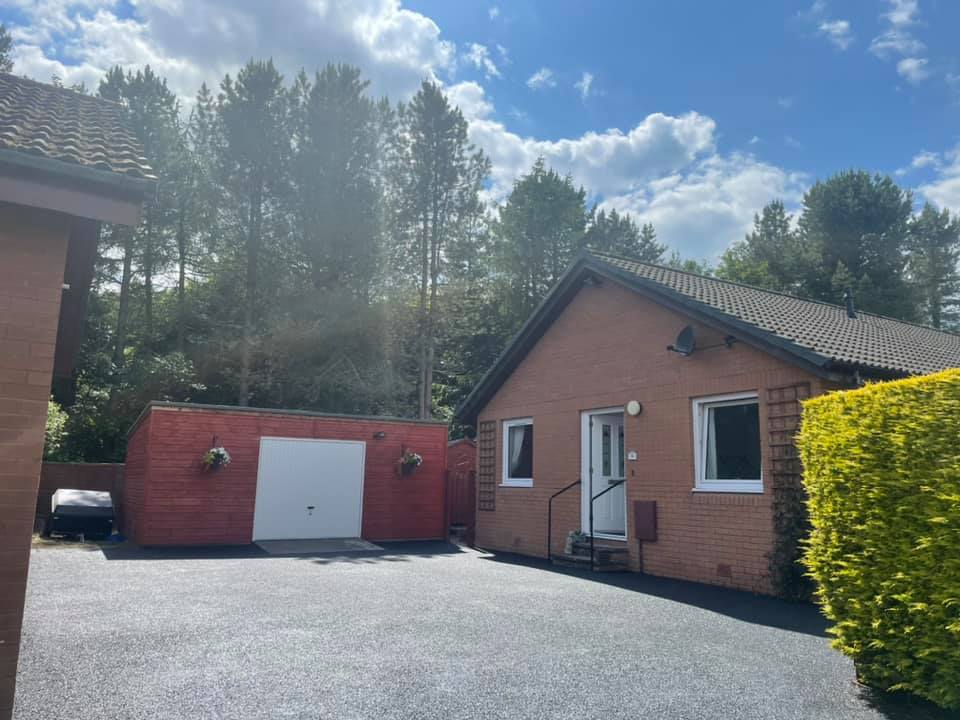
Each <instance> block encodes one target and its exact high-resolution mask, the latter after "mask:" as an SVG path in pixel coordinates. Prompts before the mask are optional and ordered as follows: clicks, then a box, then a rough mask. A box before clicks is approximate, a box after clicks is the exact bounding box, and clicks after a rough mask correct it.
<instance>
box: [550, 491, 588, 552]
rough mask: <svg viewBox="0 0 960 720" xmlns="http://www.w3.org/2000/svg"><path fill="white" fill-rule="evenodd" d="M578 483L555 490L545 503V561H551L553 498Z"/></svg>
mask: <svg viewBox="0 0 960 720" xmlns="http://www.w3.org/2000/svg"><path fill="white" fill-rule="evenodd" d="M580 483H581V481H580V480H574V481H573V482H572V483H570V484H569V485H567V486H566V487H565V488H562V489H560V490H557V491H556V492H555V493H554V494H553V495H551V496H550V500H549V501H548V502H547V560H551V559H553V551H552V548H553V500H554V498H555V497H557V495H563V494H564V493H565V492H566V491H567V490H569V489H570V488H572V487H576V486H577V485H579V484H580Z"/></svg>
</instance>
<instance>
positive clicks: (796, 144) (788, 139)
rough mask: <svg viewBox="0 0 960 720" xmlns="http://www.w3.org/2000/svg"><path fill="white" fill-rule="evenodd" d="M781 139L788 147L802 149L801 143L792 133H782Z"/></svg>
mask: <svg viewBox="0 0 960 720" xmlns="http://www.w3.org/2000/svg"><path fill="white" fill-rule="evenodd" d="M783 141H784V142H785V143H786V144H787V145H788V146H789V147H792V148H793V149H794V150H802V149H803V143H801V142H800V141H799V140H797V139H796V138H795V137H794V136H793V135H784V136H783Z"/></svg>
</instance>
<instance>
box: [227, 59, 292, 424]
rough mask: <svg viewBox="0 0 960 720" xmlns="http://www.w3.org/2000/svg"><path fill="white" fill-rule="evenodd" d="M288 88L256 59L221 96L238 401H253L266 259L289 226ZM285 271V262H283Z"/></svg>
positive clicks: (268, 66)
mask: <svg viewBox="0 0 960 720" xmlns="http://www.w3.org/2000/svg"><path fill="white" fill-rule="evenodd" d="M288 104H289V103H288V95H287V92H286V89H285V88H284V86H283V78H282V77H281V75H280V73H279V72H278V71H277V69H276V67H274V64H273V61H272V60H268V61H266V62H264V61H252V60H251V61H250V62H249V63H247V64H246V65H245V66H244V67H243V68H241V70H240V71H239V73H237V78H236V80H234V79H232V78H231V77H230V76H229V75H227V76H226V78H224V80H223V82H222V83H221V94H220V97H219V98H218V100H217V115H218V124H219V126H220V128H221V130H220V131H221V132H222V133H223V140H222V142H221V143H219V146H218V147H217V150H218V157H217V160H216V162H217V165H218V172H219V178H218V180H219V182H220V183H221V184H222V185H223V189H224V196H225V200H226V203H227V204H228V206H229V212H230V213H231V215H232V218H231V219H230V221H229V224H230V226H231V228H230V231H231V232H232V234H234V238H233V239H234V241H235V243H236V245H235V246H234V247H235V249H240V252H239V255H240V259H241V264H242V271H241V288H242V292H241V302H242V309H243V310H242V319H241V327H242V338H241V342H240V359H239V368H238V373H237V403H238V404H239V405H247V404H248V403H249V402H250V397H251V393H252V388H253V352H254V345H255V343H256V340H257V337H256V335H257V333H256V329H257V324H258V323H259V321H260V320H261V318H262V315H263V307H262V305H261V300H262V299H263V295H262V289H261V284H262V280H263V278H264V277H270V278H271V279H272V280H273V281H274V282H276V281H278V280H279V278H277V277H276V275H274V274H272V273H271V274H266V273H264V271H263V264H264V262H265V259H266V257H267V256H268V255H275V254H276V246H277V244H278V243H279V242H280V238H281V236H283V234H284V233H282V232H280V230H279V228H280V227H281V226H282V224H283V223H284V222H285V218H284V217H283V213H282V209H283V206H284V202H285V201H286V199H287V197H288V194H289V177H288V172H287V171H288V168H289V158H290V152H291V149H290V131H289V124H288ZM278 271H279V268H278Z"/></svg>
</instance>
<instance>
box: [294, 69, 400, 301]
mask: <svg viewBox="0 0 960 720" xmlns="http://www.w3.org/2000/svg"><path fill="white" fill-rule="evenodd" d="M368 85H369V82H368V81H366V80H362V79H361V77H360V70H359V69H357V68H355V67H352V66H350V65H332V64H331V65H327V66H326V67H325V68H323V70H322V71H320V72H318V73H317V74H316V75H315V76H314V78H313V81H312V82H310V81H309V80H308V79H307V77H306V75H305V74H303V73H301V76H300V77H299V78H298V80H297V83H296V85H295V87H294V96H295V103H296V113H297V122H296V123H295V125H294V145H295V147H296V155H295V157H294V168H295V170H294V173H295V177H296V192H297V197H296V208H297V214H298V218H299V220H298V231H299V234H300V241H301V243H302V245H303V248H304V251H305V252H306V254H307V257H309V259H310V263H311V269H312V277H313V284H314V287H316V288H317V289H324V290H328V291H332V292H346V293H349V294H351V295H353V296H355V297H357V298H360V299H361V300H362V301H364V302H366V301H369V299H370V296H371V293H372V290H373V282H374V277H375V276H376V273H377V270H378V261H379V254H380V239H381V238H380V235H381V212H380V211H381V202H380V198H381V187H380V178H379V175H378V169H379V158H378V151H379V149H380V148H379V138H378V127H377V123H376V121H377V117H376V107H375V105H374V103H373V102H372V101H371V100H370V99H369V98H368V97H367V96H366V94H365V93H366V89H367V86H368Z"/></svg>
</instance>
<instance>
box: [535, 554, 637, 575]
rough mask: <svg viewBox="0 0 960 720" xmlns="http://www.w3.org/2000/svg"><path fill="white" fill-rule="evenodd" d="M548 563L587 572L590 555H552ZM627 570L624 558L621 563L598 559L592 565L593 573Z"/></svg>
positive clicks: (608, 558)
mask: <svg viewBox="0 0 960 720" xmlns="http://www.w3.org/2000/svg"><path fill="white" fill-rule="evenodd" d="M550 562H552V563H553V564H554V565H560V566H561V567H571V568H578V569H580V570H588V569H589V568H590V555H589V553H588V554H587V555H567V554H566V553H564V554H554V555H551V556H550ZM627 570H629V568H628V567H627V561H626V557H624V558H623V560H622V561H621V560H614V559H612V558H610V557H602V558H600V557H598V558H596V559H595V560H594V563H593V571H594V572H626V571H627Z"/></svg>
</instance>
